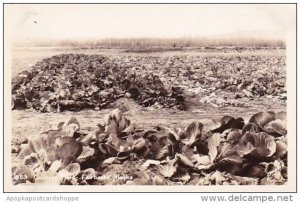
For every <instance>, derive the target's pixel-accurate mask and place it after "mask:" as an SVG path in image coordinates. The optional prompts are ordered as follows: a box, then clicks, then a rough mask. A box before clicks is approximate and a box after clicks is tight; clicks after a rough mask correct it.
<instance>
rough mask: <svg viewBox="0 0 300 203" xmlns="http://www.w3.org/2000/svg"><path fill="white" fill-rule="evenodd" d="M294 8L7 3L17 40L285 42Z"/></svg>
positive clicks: (7, 14) (7, 20)
mask: <svg viewBox="0 0 300 203" xmlns="http://www.w3.org/2000/svg"><path fill="white" fill-rule="evenodd" d="M293 9H294V5H262V4H260V5H245V4H244V5H219V4H218V5H216V4H215V5H212V4H209V5H208V4H197V5H179V4H172V5H128V4H127V5H124V4H123V5H105V4H102V5H101V4H97V5H88V4H86V5H82V4H77V5H76V4H74V5H62V4H61V5H45V4H43V5H37V4H35V5H33V4H31V5H20V4H19V5H5V11H4V12H5V13H4V14H5V29H7V31H9V33H10V34H9V36H10V37H11V38H12V40H13V41H14V42H26V41H34V40H57V39H59V40H64V39H71V40H91V39H101V38H127V37H129V38H139V37H159V38H176V37H218V36H231V35H232V36H244V35H245V36H248V35H249V36H254V37H255V36H256V35H257V36H258V37H261V36H263V37H267V38H284V32H285V31H286V30H287V29H289V28H290V27H294V24H293V22H294V16H293V12H290V11H293Z"/></svg>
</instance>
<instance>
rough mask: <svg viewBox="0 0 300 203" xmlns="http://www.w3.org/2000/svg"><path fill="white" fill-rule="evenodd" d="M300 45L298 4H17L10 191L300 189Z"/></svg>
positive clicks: (11, 26)
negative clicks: (299, 97) (299, 174)
mask: <svg viewBox="0 0 300 203" xmlns="http://www.w3.org/2000/svg"><path fill="white" fill-rule="evenodd" d="M295 40H296V4H5V5H4V56H5V58H4V59H5V62H4V64H5V65H4V78H5V79H4V82H5V85H4V86H5V91H4V92H5V101H4V103H5V118H4V120H5V123H4V126H5V136H4V153H5V162H4V168H5V169H4V180H5V190H7V191H11V192H14V191H23V192H33V191H34V192H41V191H47V192H52V191H73V192H75V191H77V192H86V191H89V192H91V191H94V192H97V191H112V190H111V189H110V188H114V186H120V187H118V189H116V188H114V189H113V190H114V191H115V190H117V191H121V192H122V191H129V190H130V191H159V192H168V191H170V190H171V189H172V190H175V191H188V192H190V191H194V192H197V191H198V192H201V191H210V192H222V191H229V190H230V191H240V189H241V190H244V191H248V192H261V191H269V190H272V191H294V190H295V188H296V185H295V184H294V183H295V182H294V181H295V179H296V158H295V156H296V151H295V150H296V141H295V140H296V125H295V120H296V112H295V109H296V103H295V102H294V101H295V98H296V95H295V94H296V91H295V89H296V78H295V73H296V57H295V54H294V53H295V49H296V47H295V44H296V43H295V42H296V41H295ZM293 88H294V89H293ZM289 109H290V110H289ZM287 118H288V119H287ZM287 121H288V122H287ZM288 135H289V136H288ZM288 151H289V153H288ZM128 185H130V187H129V186H128ZM258 185H259V187H258ZM133 186H139V188H138V189H135V188H136V187H133ZM140 186H147V187H145V188H144V189H143V188H142V187H140ZM162 186H163V187H162ZM166 186H172V187H166ZM189 188H192V189H189ZM273 189H274V190H273Z"/></svg>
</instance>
